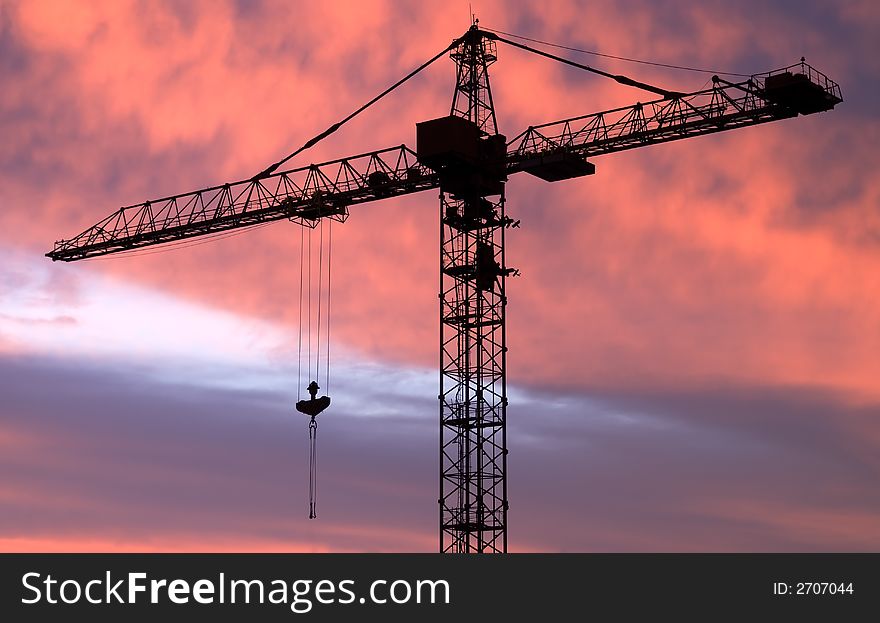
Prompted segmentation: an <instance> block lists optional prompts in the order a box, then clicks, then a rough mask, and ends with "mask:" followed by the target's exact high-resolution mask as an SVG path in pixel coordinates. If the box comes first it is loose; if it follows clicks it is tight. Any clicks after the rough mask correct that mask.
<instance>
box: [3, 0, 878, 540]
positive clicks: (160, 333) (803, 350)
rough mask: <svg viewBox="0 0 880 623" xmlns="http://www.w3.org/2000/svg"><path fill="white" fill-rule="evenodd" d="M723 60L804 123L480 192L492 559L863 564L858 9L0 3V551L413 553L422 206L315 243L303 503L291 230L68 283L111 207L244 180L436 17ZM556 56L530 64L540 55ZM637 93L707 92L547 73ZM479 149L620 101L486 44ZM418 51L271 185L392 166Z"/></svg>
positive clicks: (432, 324) (429, 358)
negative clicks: (58, 253)
mask: <svg viewBox="0 0 880 623" xmlns="http://www.w3.org/2000/svg"><path fill="white" fill-rule="evenodd" d="M469 4H470V5H472V6H473V10H474V12H475V13H476V14H477V17H479V19H480V24H481V25H482V26H486V27H489V28H495V29H499V30H504V31H508V32H513V33H516V34H520V35H525V36H529V37H533V38H537V39H541V40H545V41H550V42H555V43H560V44H564V45H568V46H573V47H578V48H583V49H588V50H598V51H602V52H605V53H609V54H615V55H622V56H628V57H635V58H640V59H648V60H652V61H660V62H664V63H670V64H677V65H687V66H692V67H700V68H709V69H712V70H722V71H728V72H738V73H758V72H763V71H768V70H770V69H776V68H779V67H783V66H785V65H789V64H792V63H794V62H796V61H798V60H799V59H800V57H801V56H805V57H806V59H807V62H809V63H810V64H812V65H813V66H815V67H816V68H818V69H819V70H821V71H823V72H825V73H826V74H827V75H828V76H829V77H831V78H833V79H834V80H836V81H838V82H839V83H840V85H841V88H842V92H843V97H844V102H843V103H842V104H841V105H839V106H838V107H837V109H836V110H834V111H833V112H830V113H824V114H818V115H812V116H809V117H800V118H797V119H791V120H786V121H781V122H778V123H772V124H767V125H763V126H758V127H753V128H746V129H742V130H736V131H733V132H725V133H720V134H715V135H712V136H708V137H702V138H696V139H690V140H685V141H679V142H674V143H670V144H666V145H658V146H653V147H648V148H644V149H637V150H632V151H628V152H624V153H620V154H616V155H607V156H603V157H600V158H597V159H596V160H595V165H596V169H597V171H596V175H595V176H592V177H588V178H581V179H576V180H571V181H566V182H560V183H556V184H548V183H546V182H543V181H541V180H539V179H536V178H533V177H531V176H528V175H517V176H513V177H512V178H511V180H510V182H509V184H508V186H507V198H508V203H507V211H508V213H509V214H510V215H511V216H512V217H514V218H516V219H521V221H522V227H521V229H517V230H512V232H511V233H510V234H508V236H507V254H508V262H509V264H510V265H511V266H513V267H516V268H519V269H520V270H521V271H522V276H520V277H517V278H515V279H511V280H510V281H508V295H509V299H510V306H509V308H508V317H507V318H508V336H509V337H508V343H509V346H510V353H509V357H508V382H509V387H510V391H509V393H510V399H511V406H510V408H509V411H508V447H509V449H510V456H509V472H508V476H509V492H510V515H509V523H510V528H509V539H510V544H511V545H510V549H511V551H520V552H521V551H553V552H555V551H878V550H880V485H878V483H880V175H878V171H880V157H878V155H880V148H878V146H880V120H878V115H877V111H878V110H880V86H878V85H880V54H878V51H880V50H878V44H877V33H878V32H880V4H878V3H877V2H875V1H874V0H861V1H860V0H848V1H839V2H832V1H831V0H828V1H827V2H794V1H780V2H765V1H762V0H754V1H743V2H726V1H721V0H718V1H709V2H699V3H697V2H687V1H684V0H678V1H676V0H669V1H664V2H647V1H643V2H635V1H633V2H612V1H610V0H609V1H602V2H587V1H582V2H563V1H558V2H489V1H484V0H470V2H468V1H467V0H452V1H449V0H447V1H443V2H440V1H437V2H408V3H400V2H392V1H390V0H388V1H385V2H364V1H357V2H354V1H352V2H290V1H278V2H275V1H271V0H262V1H256V0H255V1H253V2H248V1H245V0H239V1H220V0H217V1H211V2H207V1H205V2H188V1H184V0H179V1H175V2H172V1H159V0H150V1H147V0H142V1H139V2H135V1H132V2H128V1H123V0H108V1H106V2H99V1H88V2H87V1H85V0H83V1H82V2H61V1H58V2H42V1H31V0H22V1H16V0H0V551H435V550H436V549H437V543H438V535H437V522H438V519H437V513H438V509H437V483H438V460H439V459H438V450H437V447H438V435H439V429H438V405H437V386H438V373H437V366H438V353H437V333H438V326H439V320H438V309H437V307H438V302H437V292H436V290H437V282H438V261H439V259H438V255H439V251H438V249H437V240H438V227H439V225H438V205H437V203H438V202H437V196H436V192H426V193H422V194H416V195H411V196H408V197H402V198H397V199H391V200H386V201H383V202H377V203H372V204H367V205H362V206H354V207H352V210H351V217H350V219H349V220H348V221H347V222H346V223H345V224H344V225H339V226H334V228H333V292H332V295H333V315H332V335H333V342H332V349H333V363H332V367H331V372H330V374H331V382H332V386H331V396H332V398H333V405H332V406H331V409H330V410H329V411H327V412H326V414H324V415H322V416H321V417H322V419H321V424H320V433H319V452H320V455H319V465H318V471H319V476H318V477H319V490H320V496H319V502H318V515H319V518H318V520H316V521H309V520H308V519H307V514H308V497H307V494H308V470H307V467H308V455H307V452H308V448H307V441H308V437H307V429H306V423H307V420H306V419H305V418H304V416H302V415H301V414H298V413H296V412H295V411H294V409H293V403H294V402H295V400H296V395H297V338H298V322H299V300H298V287H299V274H300V265H299V258H300V246H299V245H300V230H299V229H298V227H297V226H296V225H294V224H292V223H288V222H286V221H282V222H278V223H275V224H273V225H271V226H269V227H264V228H260V229H258V230H254V231H248V232H245V233H243V234H242V235H239V236H234V237H230V238H228V239H223V240H219V241H215V242H211V243H210V244H204V245H198V246H193V247H189V248H184V249H179V250H172V251H169V252H167V253H157V254H149V255H142V256H135V257H125V256H121V257H113V256H111V257H109V258H106V259H100V260H95V261H86V262H76V263H71V264H65V263H53V262H51V261H50V260H49V259H47V258H45V257H44V254H45V253H46V252H47V251H49V250H50V249H51V248H52V245H53V243H54V242H55V241H56V240H58V239H60V238H70V237H72V236H73V235H75V234H77V233H79V232H80V231H82V230H83V229H85V228H86V227H88V226H90V225H92V224H94V223H96V222H97V221H99V220H100V219H101V218H103V217H104V216H106V215H107V214H109V213H110V212H112V211H114V210H116V209H117V208H118V207H119V206H121V205H129V204H133V203H138V202H141V201H144V200H147V199H151V198H157V197H162V196H166V195H169V194H174V193H178V192H184V191H189V190H195V189H198V188H201V187H204V186H209V185H213V184H218V183H223V182H226V181H234V180H239V179H246V178H249V177H250V176H252V175H254V174H255V173H257V172H258V171H260V170H262V169H263V168H265V167H266V166H267V165H268V164H270V163H272V162H275V161H277V160H278V159H279V158H280V157H282V156H284V155H286V154H288V153H290V152H291V151H293V150H294V149H295V148H296V147H299V146H300V145H301V144H302V143H303V142H304V141H305V140H306V139H308V138H310V137H312V136H314V135H315V134H316V133H318V132H319V131H321V130H323V129H324V128H326V127H327V126H328V125H330V124H331V123H333V122H335V121H338V120H339V119H341V118H342V117H344V116H345V115H347V114H348V113H349V112H351V111H352V110H354V109H356V108H357V107H359V106H360V105H361V104H363V103H364V102H366V101H367V100H369V99H370V98H371V97H372V96H373V95H375V94H377V93H379V92H380V91H382V90H383V89H384V88H386V87H387V86H388V85H390V84H392V83H393V82H394V81H396V80H397V79H398V78H400V77H402V76H403V75H405V74H406V73H408V72H409V71H410V70H412V69H413V68H415V67H417V66H418V65H419V64H421V63H422V62H423V61H425V60H427V59H428V58H430V57H431V56H433V55H434V54H436V53H437V52H439V51H440V50H441V49H443V48H444V47H445V46H446V45H447V44H448V43H449V41H450V40H451V39H453V38H454V37H457V36H459V35H460V34H462V33H463V32H464V31H465V30H466V29H467V27H468V25H469V17H468V6H469ZM556 52H557V53H559V50H556ZM562 54H563V55H565V56H568V57H570V58H572V59H574V60H577V61H579V62H583V63H587V64H590V65H594V66H596V67H601V68H603V69H605V70H607V71H611V72H613V73H624V74H626V75H629V76H631V77H633V78H636V79H639V80H643V81H645V82H650V83H652V84H658V85H660V86H663V87H667V88H670V89H674V90H680V91H689V90H697V89H699V88H701V87H703V86H705V85H706V83H707V80H709V78H710V77H711V74H704V73H694V72H682V71H673V70H668V69H661V68H657V67H651V66H647V65H634V64H630V63H624V62H620V61H613V60H609V59H601V58H596V57H592V56H587V55H583V54H578V53H575V52H562ZM498 56H499V60H498V62H497V63H496V64H495V65H493V66H492V68H491V70H490V75H491V80H492V87H493V94H494V98H495V106H496V111H497V114H498V123H499V128H500V131H501V132H502V133H504V134H506V135H507V136H508V137H513V136H515V135H516V134H518V133H519V132H520V131H522V130H523V129H525V128H526V127H527V126H528V125H530V124H538V123H543V122H546V121H552V120H555V119H560V118H564V117H569V116H575V115H581V114H587V113H591V112H597V111H600V110H605V109H609V108H613V107H616V106H622V105H626V104H632V103H634V102H636V101H639V100H642V101H645V100H646V95H647V94H645V93H643V92H640V91H637V90H634V89H632V88H627V87H623V86H620V85H618V84H616V83H614V82H611V81H608V80H604V79H602V78H600V77H597V76H593V75H590V74H586V73H584V72H582V71H578V70H576V69H572V68H566V67H563V66H562V65H559V64H556V63H551V62H550V61H548V60H546V59H541V58H538V57H536V56H530V55H528V54H526V53H524V52H522V51H519V50H515V49H512V48H509V47H499V55H498ZM454 79H455V76H454V64H453V62H452V61H451V60H450V59H448V58H445V59H441V60H439V61H438V62H437V63H435V64H434V65H433V66H432V67H431V68H430V69H429V70H428V71H426V72H423V73H422V74H420V75H419V76H418V77H417V78H415V79H413V80H411V81H410V82H408V83H407V84H406V85H405V86H404V87H402V88H401V89H399V90H398V91H396V92H395V93H394V94H392V96H390V97H389V98H386V99H385V100H382V102H381V103H380V104H378V105H376V106H374V107H372V108H371V109H369V110H368V111H367V112H366V113H364V114H363V115H361V116H360V117H357V118H356V119H355V120H354V121H352V122H351V123H349V124H348V125H346V126H345V127H344V128H343V130H341V131H340V132H338V133H336V134H334V135H333V136H332V137H330V138H329V139H327V140H326V141H324V142H322V143H320V144H319V145H318V146H316V147H315V148H313V149H312V150H310V151H309V152H307V153H305V154H303V155H302V156H300V157H298V158H297V159H296V160H295V161H294V162H293V163H292V165H300V166H301V165H306V164H309V163H310V162H321V161H324V160H328V159H332V158H337V157H341V156H346V155H353V154H358V153H362V152H365V151H369V150H373V149H380V148H384V147H391V146H395V145H400V144H401V143H406V144H407V145H409V146H411V147H415V124H416V122H418V121H423V120H426V119H432V118H435V117H439V116H442V115H445V114H448V112H449V106H450V102H451V97H452V89H453V86H454Z"/></svg>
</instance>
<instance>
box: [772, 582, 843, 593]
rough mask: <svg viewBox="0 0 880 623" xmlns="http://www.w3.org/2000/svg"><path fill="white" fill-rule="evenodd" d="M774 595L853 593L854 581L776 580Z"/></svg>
mask: <svg viewBox="0 0 880 623" xmlns="http://www.w3.org/2000/svg"><path fill="white" fill-rule="evenodd" d="M773 594H774V595H852V594H853V583H852V582H795V583H794V584H793V585H792V584H787V583H786V582H774V584H773Z"/></svg>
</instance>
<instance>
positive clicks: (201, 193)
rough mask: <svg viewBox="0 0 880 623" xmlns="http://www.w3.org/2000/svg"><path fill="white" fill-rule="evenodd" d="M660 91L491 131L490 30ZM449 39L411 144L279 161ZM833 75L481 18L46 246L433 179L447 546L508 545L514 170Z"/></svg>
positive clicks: (327, 206) (401, 188)
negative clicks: (180, 185)
mask: <svg viewBox="0 0 880 623" xmlns="http://www.w3.org/2000/svg"><path fill="white" fill-rule="evenodd" d="M498 42H502V43H506V44H510V45H511V46H513V47H516V48H520V49H524V50H527V51H529V52H534V53H537V54H540V55H541V56H544V57H548V58H551V59H554V60H557V61H561V62H564V63H566V64H568V65H571V66H575V67H579V68H581V69H585V70H587V71H590V72H592V73H595V74H599V75H602V76H605V77H607V78H611V79H614V80H616V81H617V82H618V83H620V84H624V85H627V86H631V87H635V88H639V89H642V90H645V91H649V92H652V93H654V94H659V95H661V96H662V98H661V99H656V100H652V101H649V102H646V103H636V104H634V105H632V106H626V107H621V108H615V109H612V110H607V111H603V112H599V113H593V114H589V115H583V116H579V117H571V118H569V119H563V120H560V121H554V122H551V123H544V124H541V125H534V126H530V127H529V128H527V129H526V130H524V131H523V132H521V133H520V134H518V135H517V136H516V137H515V138H514V139H513V140H511V141H509V142H507V140H506V138H505V137H504V136H503V135H501V134H499V133H498V125H497V120H496V116H495V108H494V104H493V101H492V90H491V88H490V84H489V67H490V66H491V65H492V64H493V63H494V62H495V61H496V60H497V49H496V48H497V43H498ZM446 52H450V56H451V58H452V60H453V61H454V63H455V67H456V83H455V90H454V92H453V98H452V107H451V111H450V115H449V116H447V117H441V118H439V119H433V120H430V121H424V122H421V123H418V124H416V143H417V145H416V150H415V151H413V150H411V149H410V148H408V147H406V145H400V146H399V147H391V148H387V149H383V150H379V151H374V152H367V153H364V154H360V155H358V156H352V157H348V158H341V159H338V160H333V161H330V162H325V163H322V164H317V165H309V166H307V167H301V168H297V169H290V170H287V171H281V172H275V171H276V169H278V168H280V166H281V164H283V163H284V162H286V161H287V160H289V159H290V158H291V157H292V156H294V155H296V154H299V153H300V152H301V151H302V150H303V149H306V148H308V147H309V146H311V145H312V144H314V143H315V142H317V141H318V140H321V138H323V137H324V136H326V135H328V134H330V133H332V132H334V131H336V130H337V129H339V127H340V126H341V125H342V124H343V123H345V122H346V121H347V120H349V119H351V118H352V117H353V116H355V115H356V114H358V113H359V112H361V111H362V110H364V109H365V108H367V107H368V106H370V105H371V104H372V103H374V102H376V101H378V99H380V98H381V97H383V96H384V95H386V94H387V93H389V92H390V91H392V90H393V89H395V88H397V86H399V85H400V84H402V83H403V82H405V81H406V80H408V79H409V78H410V77H412V76H413V75H415V74H416V73H418V72H419V71H421V70H422V69H424V68H425V67H427V66H428V65H430V64H431V63H432V62H434V60H437V59H438V58H440V57H441V56H443V55H444V54H445V53H446ZM841 101H842V97H841V94H840V87H839V86H838V85H837V83H836V82H834V81H833V80H830V79H829V78H828V77H827V76H825V75H824V74H822V73H820V72H818V71H816V70H815V69H814V68H813V67H811V66H810V65H808V64H806V62H805V61H804V59H801V61H800V63H797V64H794V65H791V66H789V67H785V68H782V69H779V70H776V71H772V72H767V73H764V74H755V75H753V76H751V77H749V78H748V79H746V80H741V81H739V82H729V81H727V80H724V79H721V78H719V77H718V76H714V77H713V83H712V86H711V87H710V88H708V89H705V90H700V91H696V92H692V93H679V92H675V91H667V90H665V89H661V88H658V87H654V86H652V85H649V84H646V83H643V82H639V81H636V80H632V79H631V78H627V77H626V76H620V75H613V74H610V73H607V72H604V71H601V70H597V69H593V68H591V67H587V66H585V65H581V64H579V63H575V62H574V61H569V60H566V59H562V58H560V57H555V56H553V55H552V54H549V53H547V52H542V51H539V50H535V49H532V48H529V47H528V46H525V45H523V44H520V43H516V42H512V41H509V40H507V39H504V38H503V37H500V36H499V35H498V34H496V33H493V32H491V31H487V30H483V29H480V28H479V27H478V25H477V23H476V22H475V23H474V24H473V25H472V26H471V28H470V29H469V30H468V31H467V32H466V33H465V34H464V35H463V36H461V37H459V38H457V39H455V40H454V41H453V42H452V43H451V44H450V45H449V46H448V47H447V48H446V49H445V50H444V51H443V52H441V53H440V54H438V55H436V56H435V57H434V58H433V59H432V60H430V61H428V62H427V63H425V64H424V65H422V66H421V67H420V68H419V69H417V70H415V71H414V72H412V73H411V74H409V75H408V76H407V77H405V78H404V79H402V80H401V81H399V82H397V83H396V84H395V85H393V86H392V87H390V88H389V89H386V91H384V92H383V93H382V94H380V95H379V96H377V97H376V98H374V99H373V100H371V101H370V102H369V103H367V104H366V105H365V106H362V107H361V108H360V109H358V110H357V111H355V112H354V113H352V114H351V115H349V116H348V117H346V118H345V119H344V120H343V121H341V122H340V123H337V124H334V125H333V126H331V127H330V128H328V130H326V131H325V132H324V133H322V134H319V135H318V136H316V137H315V138H314V139H312V140H311V141H309V142H307V143H306V145H304V147H303V148H301V149H299V150H297V151H296V152H294V154H292V155H291V156H288V158H285V159H284V160H282V161H280V162H279V163H276V164H274V165H272V166H270V167H269V168H268V169H266V170H264V171H263V172H262V173H260V174H258V175H257V176H255V177H253V178H251V179H248V180H243V181H240V182H235V183H230V184H223V185H220V186H213V187H210V188H206V189H203V190H198V191H195V192H189V193H183V194H179V195H173V196H169V197H165V198H162V199H157V200H152V201H146V202H144V203H141V204H135V205H130V206H126V207H123V208H120V209H119V210H117V211H116V212H114V213H112V214H110V215H109V216H108V217H106V218H105V219H103V220H102V221H100V222H99V223H97V224H96V225H93V226H92V227H89V228H88V229H86V230H84V231H83V232H82V233H80V234H79V235H77V236H75V237H74V238H71V239H68V240H59V241H57V242H56V243H55V247H54V249H53V250H52V251H50V252H49V253H47V254H46V255H47V256H48V257H50V258H51V259H52V260H60V261H67V262H69V261H76V260H81V259H84V258H89V257H95V256H101V255H108V254H112V253H120V252H128V251H132V250H137V249H139V248H142V247H148V246H152V245H157V244H167V243H174V242H176V241H182V240H185V239H187V238H193V237H197V236H216V235H221V234H222V233H223V232H226V231H229V230H233V229H240V228H245V227H252V226H255V225H261V224H264V223H269V222H272V221H276V220H282V219H288V220H290V221H292V222H294V223H297V224H299V225H302V226H305V227H315V225H316V224H317V223H318V222H320V220H321V219H324V218H330V219H334V220H337V221H345V220H346V219H347V218H348V215H349V207H350V206H352V205H357V204H365V203H369V202H372V201H377V200H381V199H386V198H390V197H396V196H401V195H406V194H411V193H416V192H422V191H425V190H433V189H439V190H440V197H439V198H440V215H439V216H440V240H439V242H440V283H439V289H440V293H439V299H440V336H439V337H440V393H439V395H438V398H439V401H440V494H439V499H438V502H439V516H440V517H439V518H440V522H439V523H440V551H442V552H455V553H462V552H506V551H507V512H508V495H507V494H508V492H507V431H506V423H507V406H508V400H507V379H506V363H507V333H506V326H505V310H506V307H507V293H506V279H507V277H509V276H513V275H516V274H517V271H516V270H514V269H512V268H509V267H508V266H507V264H506V262H505V252H504V246H505V232H506V231H507V229H509V228H511V227H516V226H518V225H519V221H514V220H513V219H511V218H510V217H509V216H507V214H506V213H505V183H506V182H507V179H508V176H509V175H513V174H515V173H519V172H525V173H529V174H531V175H533V176H535V177H538V178H541V179H543V180H545V181H550V182H555V181H560V180H565V179H571V178H576V177H581V176H585V175H591V174H593V173H595V166H594V165H593V163H592V162H590V161H589V160H588V158H593V157H596V156H600V155H604V154H609V153H614V152H618V151H623V150H628V149H633V148H636V147H643V146H647V145H654V144H658V143H664V142H668V141H674V140H681V139H685V138H691V137H695V136H702V135H707V134H712V133H715V132H721V131H726V130H732V129H736V128H743V127H747V126H752V125H758V124H763V123H767V122H770V121H778V120H782V119H788V118H792V117H796V116H798V115H799V114H800V115H808V114H813V113H816V112H823V111H827V110H831V109H832V108H834V106H835V105H836V104H838V103H839V102H841Z"/></svg>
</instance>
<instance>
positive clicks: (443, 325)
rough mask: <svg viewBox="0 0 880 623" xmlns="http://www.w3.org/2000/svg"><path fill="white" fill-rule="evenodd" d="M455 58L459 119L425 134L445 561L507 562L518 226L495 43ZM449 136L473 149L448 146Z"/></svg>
mask: <svg viewBox="0 0 880 623" xmlns="http://www.w3.org/2000/svg"><path fill="white" fill-rule="evenodd" d="M451 56H452V59H453V60H454V61H455V64H456V85H455V92H454V95H453V99H452V112H451V116H450V117H447V118H442V119H437V120H434V121H429V122H425V123H421V124H419V125H418V129H417V141H418V146H417V151H418V153H419V157H420V159H421V160H422V162H426V163H429V166H431V167H433V168H434V169H435V170H437V171H438V173H439V175H440V395H439V398H440V431H441V432H440V498H439V503H440V551H442V552H456V553H458V552H505V551H507V507H508V505H507V432H506V422H507V383H506V373H505V368H506V365H505V364H506V359H507V343H506V332H505V308H506V306H507V297H506V295H505V277H506V276H507V275H508V274H509V271H508V270H507V269H506V267H505V262H504V231H505V229H506V228H507V226H509V225H510V224H511V221H510V219H508V218H507V217H506V215H505V213H504V182H505V181H506V179H507V177H506V174H505V170H504V160H505V155H506V154H505V151H506V149H505V146H506V143H505V139H504V137H503V136H501V135H499V134H498V131H497V122H496V119H495V109H494V106H493V103H492V90H491V88H490V85H489V66H490V65H491V64H492V63H493V62H495V60H496V46H495V42H494V41H492V40H491V39H487V38H485V37H483V36H482V35H481V34H480V32H479V30H477V28H476V27H474V28H471V30H470V31H469V32H468V34H467V35H466V36H465V38H464V40H463V41H462V42H461V44H459V46H458V47H457V48H456V49H454V50H453V51H452V54H451ZM459 119H464V120H466V121H467V123H459ZM451 136H461V137H467V139H468V140H462V141H460V142H459V144H454V143H447V144H446V145H445V146H444V145H440V143H443V142H444V141H447V142H448V141H449V140H450V139H449V137H451ZM473 146H476V149H475V150H470V151H471V153H470V154H466V153H461V152H466V151H469V150H468V147H473ZM450 148H452V151H450ZM455 148H459V149H460V151H459V152H458V153H456V151H455ZM432 156H433V157H432Z"/></svg>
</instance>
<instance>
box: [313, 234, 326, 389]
mask: <svg viewBox="0 0 880 623" xmlns="http://www.w3.org/2000/svg"><path fill="white" fill-rule="evenodd" d="M320 227H321V228H320V231H319V232H318V331H317V336H316V338H315V381H317V380H318V375H320V373H321V302H322V301H323V299H324V292H323V286H324V219H321V226H320ZM325 390H326V388H325Z"/></svg>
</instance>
